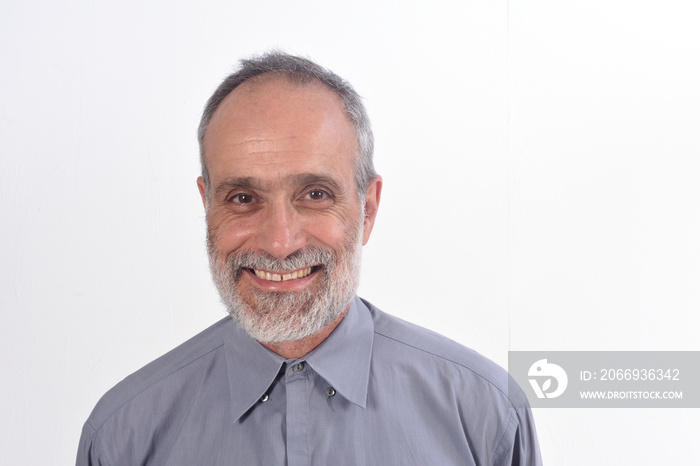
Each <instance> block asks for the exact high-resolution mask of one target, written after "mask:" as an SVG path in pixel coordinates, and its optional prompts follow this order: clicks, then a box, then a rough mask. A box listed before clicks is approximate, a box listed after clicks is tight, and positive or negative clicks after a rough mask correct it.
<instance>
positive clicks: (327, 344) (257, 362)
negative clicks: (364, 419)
mask: <svg viewBox="0 0 700 466" xmlns="http://www.w3.org/2000/svg"><path fill="white" fill-rule="evenodd" d="M373 341H374V323H373V322H372V317H371V315H370V313H369V311H368V309H367V307H366V306H365V305H364V303H362V301H361V300H360V299H359V298H358V297H355V298H354V299H353V300H352V302H351V303H350V308H349V309H348V313H347V314H346V316H345V318H344V319H343V320H342V321H341V322H340V324H338V326H337V327H336V328H335V330H333V333H331V334H330V335H329V336H328V338H326V339H325V340H324V341H323V343H321V344H320V345H319V346H318V347H317V348H316V349H315V350H313V351H312V352H311V353H309V354H308V355H307V356H305V357H303V358H300V360H305V361H306V362H307V363H308V364H309V365H310V366H311V368H312V369H313V370H314V371H316V372H317V373H318V374H319V375H320V376H321V377H323V379H325V380H326V381H327V382H328V383H329V384H330V385H331V386H333V388H335V389H336V391H337V392H338V393H339V394H340V395H342V396H343V397H344V398H346V399H347V400H348V401H350V402H352V403H354V404H356V405H358V406H360V407H362V408H364V407H366V405H367V385H368V383H369V368H370V359H371V356H372V344H373ZM224 347H225V353H226V366H227V369H228V379H229V385H230V389H231V407H232V410H233V416H234V419H235V420H238V419H239V418H240V417H241V416H242V415H243V414H245V413H246V412H247V411H248V410H249V409H250V408H251V407H252V406H253V405H255V404H256V403H257V402H258V401H259V400H260V398H262V396H263V395H264V394H265V393H266V392H267V390H268V389H269V388H270V385H272V383H273V382H274V380H275V378H276V377H277V374H279V371H280V369H281V367H282V365H283V364H284V363H285V359H284V358H283V357H282V356H280V355H278V354H276V353H274V352H272V351H270V350H268V349H267V348H265V347H264V346H263V345H261V344H260V343H258V342H257V341H255V340H254V339H252V338H251V337H250V336H249V335H248V334H247V333H245V331H243V330H242V329H241V328H240V327H239V326H238V325H236V323H235V322H231V325H230V326H229V329H228V333H227V335H226V341H225V343H224Z"/></svg>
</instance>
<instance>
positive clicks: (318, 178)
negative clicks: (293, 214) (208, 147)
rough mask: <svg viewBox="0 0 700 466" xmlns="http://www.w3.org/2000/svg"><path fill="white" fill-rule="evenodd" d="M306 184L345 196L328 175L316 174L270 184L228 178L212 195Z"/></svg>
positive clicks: (250, 178)
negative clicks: (318, 185) (244, 189)
mask: <svg viewBox="0 0 700 466" xmlns="http://www.w3.org/2000/svg"><path fill="white" fill-rule="evenodd" d="M308 184H323V185H326V186H328V187H329V188H330V189H331V190H332V191H334V192H335V193H336V194H337V195H343V194H345V189H344V188H343V187H342V186H341V185H340V183H338V181H336V180H335V178H333V177H332V176H330V175H324V174H318V173H297V174H294V175H289V176H287V177H285V178H283V179H281V180H275V181H273V182H272V183H270V182H266V181H263V180H261V179H260V178H256V177H252V176H244V177H238V178H229V179H226V180H223V181H222V182H221V183H219V184H218V185H216V187H215V188H214V195H215V196H216V197H221V196H223V195H225V194H227V193H228V192H229V191H230V190H232V189H236V188H248V189H253V190H260V191H264V190H266V189H274V188H276V187H278V186H280V185H286V186H301V185H308Z"/></svg>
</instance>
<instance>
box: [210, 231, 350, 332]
mask: <svg viewBox="0 0 700 466" xmlns="http://www.w3.org/2000/svg"><path fill="white" fill-rule="evenodd" d="M352 230H353V231H349V232H348V234H347V235H346V241H345V242H344V243H343V245H342V248H341V250H340V251H339V252H338V254H337V255H336V254H335V253H333V252H332V251H329V250H326V249H322V248H319V247H315V246H309V247H305V248H303V249H300V250H298V251H296V252H294V253H292V254H290V255H289V256H288V257H287V258H285V259H283V260H280V259H276V258H275V257H273V256H271V255H269V254H267V253H264V252H252V251H245V252H234V253H231V254H230V255H229V256H228V258H227V259H226V260H220V259H219V253H218V252H217V251H216V248H215V247H214V245H213V244H214V243H213V241H212V238H211V235H212V233H211V232H209V233H208V238H207V244H208V248H207V249H208V253H209V266H210V269H211V272H212V276H213V278H214V283H215V284H216V287H217V289H218V290H219V295H220V296H221V301H222V302H223V303H224V304H225V305H226V308H227V310H228V312H229V314H231V317H233V319H234V320H235V321H236V322H237V323H238V325H239V326H240V327H241V328H242V329H243V330H245V331H246V333H248V335H250V336H251V337H252V338H254V339H255V340H257V341H259V342H261V343H280V342H285V341H295V340H301V339H304V338H306V337H308V336H311V335H313V334H315V333H317V332H319V331H320V330H321V329H322V328H323V327H324V326H326V325H328V324H329V323H331V322H333V321H334V320H336V319H337V318H338V317H339V316H340V315H341V314H342V313H343V312H344V311H345V309H346V308H347V306H348V304H349V303H350V301H351V300H352V298H353V297H354V296H355V292H356V291H357V287H358V285H359V281H360V261H361V256H362V222H361V221H360V223H359V226H358V227H356V228H353V229H352ZM319 265H320V266H322V267H321V268H320V270H319V271H318V272H315V273H316V274H321V275H322V276H319V277H316V278H315V281H316V283H315V284H314V285H315V286H311V287H309V288H308V289H307V290H303V291H290V292H267V291H261V290H259V289H257V288H254V287H248V291H247V292H246V293H244V292H243V291H242V290H241V285H240V282H241V277H242V274H244V273H249V272H247V271H246V270H244V269H258V270H267V271H270V272H277V271H279V272H286V271H290V270H299V269H303V268H306V267H312V266H319Z"/></svg>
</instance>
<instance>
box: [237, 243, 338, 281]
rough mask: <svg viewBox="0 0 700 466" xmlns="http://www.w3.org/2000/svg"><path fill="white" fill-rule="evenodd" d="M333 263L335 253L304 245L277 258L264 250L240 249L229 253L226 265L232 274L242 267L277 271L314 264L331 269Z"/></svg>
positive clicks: (312, 265) (239, 272)
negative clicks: (285, 255)
mask: <svg viewBox="0 0 700 466" xmlns="http://www.w3.org/2000/svg"><path fill="white" fill-rule="evenodd" d="M335 264H336V256H335V254H333V253H332V252H331V251H328V250H326V249H323V248H320V247H318V246H306V247H304V248H302V249H299V250H297V251H294V252H293V253H292V254H290V255H288V256H287V257H285V258H284V259H278V258H276V257H274V256H272V255H271V254H269V253H267V252H265V251H241V252H237V253H233V254H231V255H230V256H229V258H228V266H229V267H230V270H231V271H232V272H233V273H234V276H238V275H239V274H241V273H242V272H243V270H244V269H258V270H266V271H269V272H274V273H279V272H288V271H291V270H298V269H304V268H307V267H315V266H323V267H325V268H326V269H332V268H333V267H334V266H335Z"/></svg>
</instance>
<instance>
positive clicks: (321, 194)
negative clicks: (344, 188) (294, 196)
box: [306, 189, 328, 201]
mask: <svg viewBox="0 0 700 466" xmlns="http://www.w3.org/2000/svg"><path fill="white" fill-rule="evenodd" d="M306 195H307V196H308V198H309V199H311V200H312V201H321V200H323V199H326V198H327V197H328V193H327V192H325V191H324V190H322V189H312V190H311V191H309V192H308V193H307V194H306Z"/></svg>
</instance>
